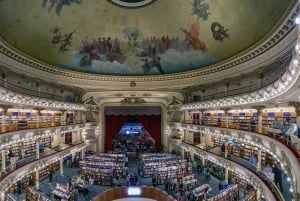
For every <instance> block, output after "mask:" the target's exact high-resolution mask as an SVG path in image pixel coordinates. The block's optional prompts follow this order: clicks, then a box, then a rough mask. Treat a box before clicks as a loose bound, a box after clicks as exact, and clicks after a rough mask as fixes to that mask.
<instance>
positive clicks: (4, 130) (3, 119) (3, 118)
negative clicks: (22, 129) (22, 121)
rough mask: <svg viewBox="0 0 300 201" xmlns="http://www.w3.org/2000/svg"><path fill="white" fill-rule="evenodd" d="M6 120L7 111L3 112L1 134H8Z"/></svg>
mask: <svg viewBox="0 0 300 201" xmlns="http://www.w3.org/2000/svg"><path fill="white" fill-rule="evenodd" d="M5 118H6V115H5V111H2V122H1V125H2V126H1V132H2V133H4V132H6V127H5V124H6V121H5Z"/></svg>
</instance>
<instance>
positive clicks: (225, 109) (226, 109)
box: [221, 107, 231, 115]
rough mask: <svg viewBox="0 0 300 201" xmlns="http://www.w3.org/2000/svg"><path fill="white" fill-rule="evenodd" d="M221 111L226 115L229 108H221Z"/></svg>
mask: <svg viewBox="0 0 300 201" xmlns="http://www.w3.org/2000/svg"><path fill="white" fill-rule="evenodd" d="M221 110H223V111H224V113H225V115H227V114H228V111H229V110H231V108H230V107H225V108H221Z"/></svg>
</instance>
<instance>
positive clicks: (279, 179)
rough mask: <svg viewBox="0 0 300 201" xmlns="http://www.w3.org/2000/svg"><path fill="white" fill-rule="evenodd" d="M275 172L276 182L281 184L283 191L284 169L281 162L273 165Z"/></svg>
mask: <svg viewBox="0 0 300 201" xmlns="http://www.w3.org/2000/svg"><path fill="white" fill-rule="evenodd" d="M273 173H274V179H275V184H276V185H279V188H280V190H281V192H283V188H282V176H281V173H282V170H281V168H280V164H279V163H277V164H276V165H275V166H274V167H273Z"/></svg>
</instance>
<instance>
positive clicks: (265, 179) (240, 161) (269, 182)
mask: <svg viewBox="0 0 300 201" xmlns="http://www.w3.org/2000/svg"><path fill="white" fill-rule="evenodd" d="M183 144H185V145H188V146H192V147H194V148H196V149H200V150H203V151H206V152H209V153H211V154H214V155H217V156H219V157H222V158H224V159H225V157H224V154H222V152H221V150H217V149H216V148H209V147H206V148H200V147H198V146H196V145H194V144H189V143H183ZM226 159H227V160H230V161H232V162H234V163H237V164H239V165H241V166H243V167H244V168H246V169H248V170H249V171H251V172H252V173H253V174H255V175H256V176H257V177H259V178H260V180H262V181H263V182H264V183H265V184H266V185H267V186H268V187H269V189H270V190H271V192H272V193H273V195H274V196H275V197H276V200H277V201H284V200H290V199H291V197H292V195H288V194H287V193H286V194H284V195H285V197H284V195H283V194H282V193H281V192H280V190H279V189H278V187H277V186H276V185H275V183H274V182H273V181H272V180H271V179H270V178H269V177H268V176H267V175H266V174H265V173H264V172H263V171H257V170H256V168H255V167H253V166H252V165H251V164H250V163H249V162H248V161H246V160H244V159H242V158H240V157H236V156H233V155H230V156H229V157H227V158H226ZM290 187H291V186H285V189H286V188H287V189H289V188H290Z"/></svg>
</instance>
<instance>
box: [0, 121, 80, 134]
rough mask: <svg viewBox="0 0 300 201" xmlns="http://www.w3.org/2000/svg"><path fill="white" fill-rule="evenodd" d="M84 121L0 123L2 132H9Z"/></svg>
mask: <svg viewBox="0 0 300 201" xmlns="http://www.w3.org/2000/svg"><path fill="white" fill-rule="evenodd" d="M83 123H85V122H83V121H73V122H65V121H64V122H48V121H47V122H40V123H26V124H22V125H20V124H18V123H13V124H6V125H4V126H3V125H0V133H7V132H13V131H20V130H29V129H38V128H51V127H59V126H68V125H78V124H83Z"/></svg>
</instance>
